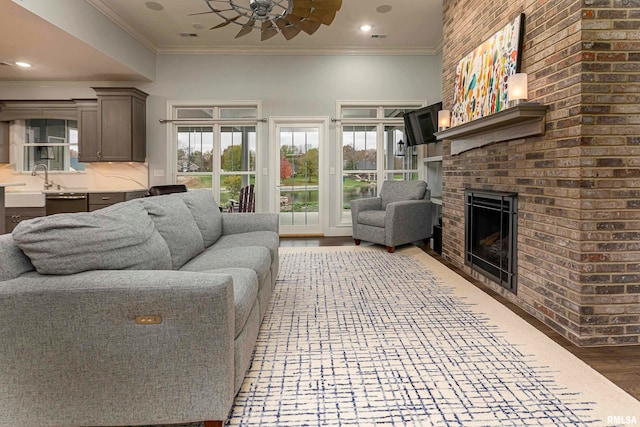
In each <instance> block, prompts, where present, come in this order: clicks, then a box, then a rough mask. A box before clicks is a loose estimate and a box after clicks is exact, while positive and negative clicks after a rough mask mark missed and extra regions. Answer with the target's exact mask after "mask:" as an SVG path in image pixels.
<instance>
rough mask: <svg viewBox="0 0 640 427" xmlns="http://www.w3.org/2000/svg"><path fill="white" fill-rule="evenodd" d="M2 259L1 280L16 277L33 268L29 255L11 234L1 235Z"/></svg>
mask: <svg viewBox="0 0 640 427" xmlns="http://www.w3.org/2000/svg"><path fill="white" fill-rule="evenodd" d="M0 259H1V260H2V262H0V281H4V280H11V279H15V278H16V277H19V276H20V275H21V274H23V273H26V272H27V271H32V270H33V264H31V261H30V260H29V257H27V256H26V255H25V254H24V252H22V251H21V250H20V248H19V247H18V245H17V244H16V242H15V241H14V240H13V237H12V236H11V234H3V235H0Z"/></svg>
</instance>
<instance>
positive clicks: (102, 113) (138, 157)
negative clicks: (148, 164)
mask: <svg viewBox="0 0 640 427" xmlns="http://www.w3.org/2000/svg"><path fill="white" fill-rule="evenodd" d="M93 90H95V92H96V95H97V97H98V105H97V116H96V117H97V120H96V129H97V138H96V140H95V144H93V141H91V138H89V139H88V140H87V142H86V144H85V142H83V141H82V140H81V141H80V145H81V147H80V161H83V162H144V161H145V158H146V155H147V148H146V142H147V141H146V138H147V132H146V121H147V117H146V98H147V96H148V94H146V93H145V92H142V91H141V90H138V89H135V88H118V87H109V88H93ZM89 117H90V114H89V116H88V118H87V120H90V118H89Z"/></svg>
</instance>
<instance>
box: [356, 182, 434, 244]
mask: <svg viewBox="0 0 640 427" xmlns="http://www.w3.org/2000/svg"><path fill="white" fill-rule="evenodd" d="M430 196H431V191H430V190H428V189H427V183H426V182H424V181H385V182H383V183H382V189H381V190H380V196H379V197H368V198H364V199H356V200H352V201H351V219H352V221H353V239H354V241H355V243H356V245H359V244H360V241H361V240H365V241H368V242H373V243H378V244H381V245H385V246H386V247H387V251H389V252H393V251H394V250H395V247H396V246H399V245H404V244H406V243H411V242H416V241H419V240H426V239H428V238H430V237H431V223H432V221H431V218H432V215H433V212H432V204H431V200H429V199H430Z"/></svg>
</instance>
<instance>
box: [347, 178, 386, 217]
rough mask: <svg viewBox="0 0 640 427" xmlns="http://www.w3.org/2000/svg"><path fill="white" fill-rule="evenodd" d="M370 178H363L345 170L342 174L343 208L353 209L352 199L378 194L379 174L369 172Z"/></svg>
mask: <svg viewBox="0 0 640 427" xmlns="http://www.w3.org/2000/svg"><path fill="white" fill-rule="evenodd" d="M367 178H368V179H361V178H360V175H356V174H351V173H347V172H344V173H343V174H342V208H343V209H345V210H349V209H351V201H352V200H354V199H359V198H361V197H376V196H377V195H378V184H377V183H378V174H377V173H370V174H367Z"/></svg>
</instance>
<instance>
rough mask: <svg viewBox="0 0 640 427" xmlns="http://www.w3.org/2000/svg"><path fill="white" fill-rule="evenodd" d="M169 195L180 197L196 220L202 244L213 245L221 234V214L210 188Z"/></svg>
mask: <svg viewBox="0 0 640 427" xmlns="http://www.w3.org/2000/svg"><path fill="white" fill-rule="evenodd" d="M171 197H176V198H179V199H182V200H183V201H184V203H185V204H186V205H187V207H188V208H189V210H190V211H191V215H193V219H194V220H195V221H196V224H197V225H198V228H199V229H200V232H201V233H202V239H203V240H204V246H205V247H207V248H208V247H209V246H211V245H213V244H214V243H215V242H216V241H217V240H218V239H219V238H220V236H221V235H222V214H221V213H220V208H219V207H218V204H217V203H216V200H215V199H214V198H213V194H212V193H211V190H205V189H202V190H189V191H188V192H187V193H176V194H172V195H171Z"/></svg>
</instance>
